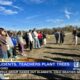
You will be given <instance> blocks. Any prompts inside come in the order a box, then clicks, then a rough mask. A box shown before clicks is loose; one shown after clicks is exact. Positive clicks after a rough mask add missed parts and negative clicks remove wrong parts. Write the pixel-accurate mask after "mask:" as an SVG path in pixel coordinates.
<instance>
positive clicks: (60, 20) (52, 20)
mask: <svg viewBox="0 0 80 80" xmlns="http://www.w3.org/2000/svg"><path fill="white" fill-rule="evenodd" d="M46 22H49V23H63V19H47V20H46Z"/></svg>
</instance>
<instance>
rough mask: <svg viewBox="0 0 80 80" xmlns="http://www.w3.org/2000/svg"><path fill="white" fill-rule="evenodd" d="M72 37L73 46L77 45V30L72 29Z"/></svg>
mask: <svg viewBox="0 0 80 80" xmlns="http://www.w3.org/2000/svg"><path fill="white" fill-rule="evenodd" d="M72 35H73V41H74V42H75V45H77V43H78V37H77V29H75V28H74V29H73V32H72Z"/></svg>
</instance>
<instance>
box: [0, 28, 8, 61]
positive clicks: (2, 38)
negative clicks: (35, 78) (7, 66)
mask: <svg viewBox="0 0 80 80" xmlns="http://www.w3.org/2000/svg"><path fill="white" fill-rule="evenodd" d="M6 36H7V33H6V31H5V30H4V29H3V28H0V58H2V60H3V59H7V58H8V54H7V42H6Z"/></svg>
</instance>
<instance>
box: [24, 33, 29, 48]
mask: <svg viewBox="0 0 80 80" xmlns="http://www.w3.org/2000/svg"><path fill="white" fill-rule="evenodd" d="M24 39H25V42H26V48H28V47H29V36H28V32H26V33H25V35H24Z"/></svg>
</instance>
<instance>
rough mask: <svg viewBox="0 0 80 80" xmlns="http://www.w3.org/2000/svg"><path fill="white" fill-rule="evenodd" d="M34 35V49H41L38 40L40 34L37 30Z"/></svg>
mask: <svg viewBox="0 0 80 80" xmlns="http://www.w3.org/2000/svg"><path fill="white" fill-rule="evenodd" d="M33 35H34V48H41V46H40V43H39V40H38V33H37V32H36V30H35V29H34V30H33Z"/></svg>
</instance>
